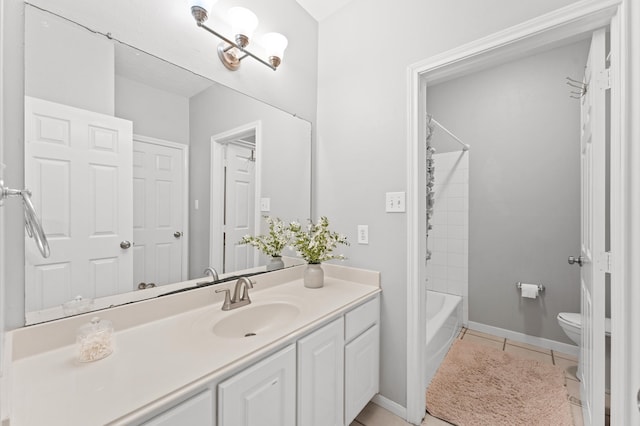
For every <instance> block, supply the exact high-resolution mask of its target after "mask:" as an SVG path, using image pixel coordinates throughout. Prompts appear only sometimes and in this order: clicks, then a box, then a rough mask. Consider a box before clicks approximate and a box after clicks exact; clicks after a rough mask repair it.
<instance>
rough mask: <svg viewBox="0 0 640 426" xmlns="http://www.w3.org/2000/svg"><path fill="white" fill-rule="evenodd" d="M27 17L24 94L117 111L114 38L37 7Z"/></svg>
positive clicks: (91, 108)
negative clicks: (73, 23)
mask: <svg viewBox="0 0 640 426" xmlns="http://www.w3.org/2000/svg"><path fill="white" fill-rule="evenodd" d="M26 19H27V20H28V21H29V22H30V23H32V25H31V26H30V28H31V31H29V34H28V37H26V38H25V70H26V75H25V94H27V95H29V96H33V97H36V98H40V99H46V100H48V101H52V102H57V103H61V104H65V105H69V106H74V107H76V108H81V109H86V110H89V111H94V112H99V113H102V114H107V115H113V110H114V99H113V90H114V89H113V86H114V56H113V54H114V49H113V44H112V43H111V42H109V40H106V39H105V38H104V37H98V36H95V35H93V34H91V33H89V32H88V31H86V30H84V29H82V28H80V27H75V26H71V25H64V23H62V24H61V22H60V21H59V20H57V19H56V20H52V19H51V16H50V15H49V14H47V13H44V12H42V11H40V10H37V9H33V8H29V9H27V10H26Z"/></svg>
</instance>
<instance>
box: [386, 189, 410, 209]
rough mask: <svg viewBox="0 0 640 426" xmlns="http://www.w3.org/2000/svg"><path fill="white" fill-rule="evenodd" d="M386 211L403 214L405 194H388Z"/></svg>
mask: <svg viewBox="0 0 640 426" xmlns="http://www.w3.org/2000/svg"><path fill="white" fill-rule="evenodd" d="M386 195H387V197H386V203H385V206H386V207H385V210H386V212H387V213H403V212H405V211H406V208H405V193H404V192H387V194H386Z"/></svg>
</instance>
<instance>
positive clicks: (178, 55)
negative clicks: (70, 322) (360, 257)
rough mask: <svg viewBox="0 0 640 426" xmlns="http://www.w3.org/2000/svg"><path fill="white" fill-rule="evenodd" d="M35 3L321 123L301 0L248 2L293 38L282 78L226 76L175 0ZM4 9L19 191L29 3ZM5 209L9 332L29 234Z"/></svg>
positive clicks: (8, 150) (313, 50)
mask: <svg viewBox="0 0 640 426" xmlns="http://www.w3.org/2000/svg"><path fill="white" fill-rule="evenodd" d="M31 3H34V4H36V5H39V6H41V7H43V8H45V9H48V10H52V11H54V12H56V13H58V14H61V15H63V16H67V17H70V18H71V19H74V20H76V21H78V22H82V23H84V24H85V25H87V26H90V27H94V28H95V29H97V30H99V31H102V32H104V33H108V32H110V33H111V34H112V35H113V36H114V37H116V38H118V39H120V40H122V41H125V42H127V43H129V44H131V45H134V46H136V47H139V48H141V49H142V50H146V51H147V52H149V53H152V54H154V55H156V56H158V57H161V58H163V59H166V60H168V61H170V62H173V63H176V64H178V65H181V66H183V67H185V68H187V69H191V70H193V71H196V72H198V73H199V74H201V75H203V76H205V77H208V78H211V79H213V80H216V81H220V82H222V83H224V84H226V85H228V86H231V87H233V88H235V89H237V90H239V91H241V92H244V93H248V94H249V95H251V96H253V97H256V98H258V99H260V100H262V101H264V102H267V103H269V104H272V105H274V106H277V107H279V108H282V109H285V110H287V111H291V112H293V113H297V114H298V115H299V116H301V117H304V118H306V119H308V120H309V121H312V122H314V121H315V118H316V106H317V102H316V100H317V97H316V96H317V93H316V88H317V58H318V55H317V40H318V24H317V22H315V21H314V20H313V18H311V16H309V15H308V14H307V13H306V11H305V10H304V9H302V7H301V6H300V5H299V4H298V3H297V2H296V1H295V0H273V1H269V2H263V1H260V0H246V1H244V2H243V5H244V6H247V7H249V8H251V9H252V10H253V11H254V12H255V13H256V14H257V15H258V16H259V17H260V22H261V28H264V30H263V31H265V32H266V31H270V30H276V31H280V32H282V33H283V34H285V35H286V36H288V38H289V47H288V49H287V51H286V52H285V57H284V60H283V64H282V65H281V67H280V69H278V71H277V72H273V71H271V70H269V69H268V68H266V67H264V66H263V65H259V64H256V63H252V62H251V61H244V63H243V65H242V68H241V70H239V71H237V72H230V71H228V70H226V69H225V68H224V67H223V66H222V64H221V63H220V61H219V60H218V58H217V56H216V55H215V47H216V46H217V44H218V41H217V40H216V39H215V38H214V37H212V36H210V35H207V34H206V33H205V32H204V31H202V30H200V29H198V28H197V27H196V25H195V23H194V21H193V18H192V17H191V15H190V13H189V10H188V7H186V6H185V10H184V13H182V12H177V8H176V7H177V6H176V5H177V4H178V3H180V2H176V1H175V0H143V1H136V2H131V1H129V0H113V1H108V2H106V1H102V0H84V1H82V2H79V1H76V0H36V1H32V2H31ZM232 3H234V2H232V1H231V0H220V1H219V2H218V3H216V8H218V9H219V10H227V9H228V8H229V7H230V5H231V4H232ZM180 4H182V3H180ZM185 5H186V3H185ZM3 7H4V8H3V15H4V16H3V25H2V28H1V29H0V31H2V51H3V52H2V53H3V56H4V57H3V61H4V65H5V66H4V69H3V76H2V78H3V87H4V93H3V99H2V102H3V105H2V106H3V108H2V116H3V122H4V127H3V129H2V132H3V144H2V147H1V149H2V150H3V161H4V162H5V163H6V164H8V165H10V166H9V167H7V169H6V170H5V171H4V178H5V182H6V183H8V184H10V185H11V187H21V186H22V185H23V184H24V167H23V164H24V153H23V132H24V3H23V2H22V1H21V0H4V2H3ZM178 7H179V6H178ZM149 11H153V13H149ZM214 18H215V19H214ZM212 22H215V23H216V26H217V27H218V28H220V29H221V30H222V29H224V30H227V29H228V28H225V27H224V25H222V24H219V23H220V20H219V18H217V17H216V16H215V15H214V16H212ZM3 209H4V212H3V213H4V219H5V220H4V226H3V229H2V230H0V231H1V232H0V234H1V235H2V238H3V239H4V240H5V244H6V247H10V248H11V251H10V252H8V251H7V253H6V258H5V264H4V265H5V268H4V269H3V271H2V273H3V274H4V278H5V282H6V283H7V285H6V286H5V299H4V307H3V308H4V309H3V313H2V315H3V316H4V319H5V328H6V329H13V328H17V327H21V326H23V325H24V236H23V233H24V229H23V226H22V224H23V219H22V208H21V206H20V205H19V203H15V202H11V203H7V204H6V205H5V206H4V207H3Z"/></svg>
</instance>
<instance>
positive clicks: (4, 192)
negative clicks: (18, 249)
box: [0, 180, 51, 258]
mask: <svg viewBox="0 0 640 426" xmlns="http://www.w3.org/2000/svg"><path fill="white" fill-rule="evenodd" d="M9 197H22V205H23V207H24V227H25V229H26V231H27V235H29V237H30V238H33V239H34V240H35V241H36V245H37V246H38V250H40V253H41V254H42V257H45V258H46V257H49V255H50V254H51V251H50V250H49V242H48V241H47V236H46V235H45V233H44V229H42V223H41V222H40V219H39V218H38V214H37V213H36V210H35V208H34V207H33V203H32V202H31V191H29V190H28V189H11V188H8V187H6V186H4V182H3V181H2V180H0V206H1V205H2V200H4V199H5V198H9Z"/></svg>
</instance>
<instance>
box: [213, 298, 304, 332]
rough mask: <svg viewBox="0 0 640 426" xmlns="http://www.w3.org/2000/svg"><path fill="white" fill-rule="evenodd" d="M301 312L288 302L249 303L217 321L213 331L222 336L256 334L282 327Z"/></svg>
mask: <svg viewBox="0 0 640 426" xmlns="http://www.w3.org/2000/svg"><path fill="white" fill-rule="evenodd" d="M299 314H300V308H298V307H297V306H296V305H292V304H291V303H286V302H272V303H268V304H264V305H249V306H246V307H242V308H238V310H237V311H236V312H233V313H232V314H230V315H229V316H227V317H226V318H224V319H221V320H220V321H218V322H217V323H215V324H214V325H213V330H212V332H213V334H215V335H217V336H220V337H232V338H236V337H250V336H256V335H260V334H264V333H270V332H273V331H275V330H277V329H279V328H282V327H283V326H285V325H287V324H288V323H290V322H291V321H293V320H294V319H295V318H296V317H297V316H298V315H299Z"/></svg>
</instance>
